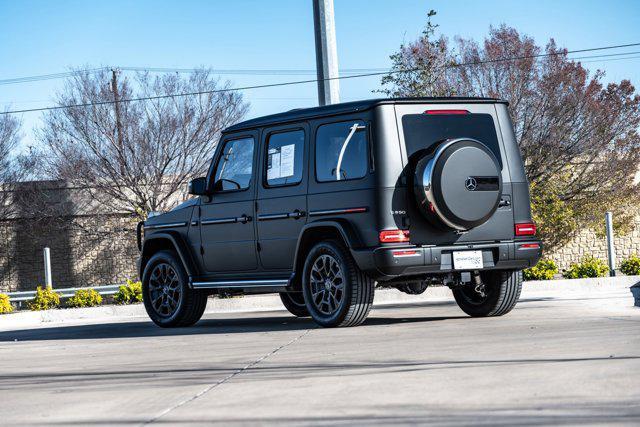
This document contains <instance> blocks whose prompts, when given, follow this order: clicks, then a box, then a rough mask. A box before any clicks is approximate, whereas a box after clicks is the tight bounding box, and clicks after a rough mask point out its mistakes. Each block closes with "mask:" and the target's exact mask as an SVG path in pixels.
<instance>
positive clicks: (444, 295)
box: [0, 276, 640, 330]
mask: <svg viewBox="0 0 640 427" xmlns="http://www.w3.org/2000/svg"><path fill="white" fill-rule="evenodd" d="M636 283H640V276H620V277H606V278H597V279H571V280H569V279H562V280H548V281H530V282H525V284H524V286H523V290H522V295H521V299H526V298H540V297H545V298H553V299H573V298H576V297H582V298H586V299H589V298H598V297H600V296H601V295H602V294H605V293H606V294H607V295H611V294H612V292H613V293H614V294H615V297H616V298H623V297H626V296H628V297H629V301H630V305H633V297H632V295H631V293H630V290H629V288H630V287H631V286H632V285H634V284H636ZM444 301H451V302H452V301H453V296H452V295H451V290H450V289H449V288H447V287H444V286H438V287H433V288H430V289H428V290H427V291H426V292H425V293H424V294H422V295H407V294H404V293H402V292H399V291H397V290H395V289H378V290H376V294H375V302H374V305H376V306H378V305H388V304H412V303H428V302H444ZM274 310H283V306H282V302H281V301H280V297H279V296H278V295H275V294H269V295H250V296H245V297H243V298H228V299H218V298H210V299H209V301H208V303H207V308H206V311H205V312H206V313H238V312H255V311H274ZM133 318H142V319H147V314H146V312H145V310H144V306H143V305H142V304H135V305H125V306H120V305H106V306H100V307H91V308H71V309H63V310H44V311H21V312H17V313H12V314H6V315H2V316H0V330H11V329H26V328H33V327H38V326H46V325H50V324H60V323H69V324H77V323H100V322H104V321H105V320H109V321H126V320H130V319H133Z"/></svg>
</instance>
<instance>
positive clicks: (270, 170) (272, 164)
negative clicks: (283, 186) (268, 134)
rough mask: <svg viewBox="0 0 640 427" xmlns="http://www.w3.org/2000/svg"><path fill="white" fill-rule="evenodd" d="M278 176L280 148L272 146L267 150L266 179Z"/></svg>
mask: <svg viewBox="0 0 640 427" xmlns="http://www.w3.org/2000/svg"><path fill="white" fill-rule="evenodd" d="M278 178H280V149H278V148H272V149H270V150H269V161H268V164H267V179H269V180H271V179H278Z"/></svg>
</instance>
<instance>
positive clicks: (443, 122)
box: [402, 114, 502, 168]
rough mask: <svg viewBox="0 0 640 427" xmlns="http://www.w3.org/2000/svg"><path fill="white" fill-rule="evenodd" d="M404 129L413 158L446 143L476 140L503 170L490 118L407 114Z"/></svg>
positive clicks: (409, 152)
mask: <svg viewBox="0 0 640 427" xmlns="http://www.w3.org/2000/svg"><path fill="white" fill-rule="evenodd" d="M402 127H403V128H404V141H405V145H406V148H407V155H408V156H409V158H410V157H411V156H412V155H413V154H415V153H416V152H417V151H420V150H424V149H428V148H431V147H432V146H434V145H435V144H437V143H438V142H441V141H443V140H445V139H451V138H472V139H476V140H478V141H480V142H482V143H483V144H484V145H486V146H487V147H488V148H489V149H490V150H491V151H492V152H493V154H495V156H496V158H497V159H498V162H499V163H500V167H501V168H502V156H501V155H500V146H499V145H498V136H497V135H496V127H495V124H494V122H493V117H491V115H490V114H433V115H430V114H407V115H405V116H403V117H402Z"/></svg>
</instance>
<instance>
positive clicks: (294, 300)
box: [280, 292, 310, 317]
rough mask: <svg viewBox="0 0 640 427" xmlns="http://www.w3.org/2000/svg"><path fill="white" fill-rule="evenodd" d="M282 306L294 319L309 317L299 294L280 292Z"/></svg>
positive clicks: (302, 297)
mask: <svg viewBox="0 0 640 427" xmlns="http://www.w3.org/2000/svg"><path fill="white" fill-rule="evenodd" d="M280 299H281V300H282V304H283V305H284V307H285V308H286V309H287V310H288V311H289V313H291V314H293V315H294V316H296V317H309V316H310V315H309V310H307V305H306V304H305V303H304V295H303V294H302V293H301V292H280Z"/></svg>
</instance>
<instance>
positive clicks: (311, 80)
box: [0, 43, 640, 115]
mask: <svg viewBox="0 0 640 427" xmlns="http://www.w3.org/2000/svg"><path fill="white" fill-rule="evenodd" d="M632 46H640V43H630V44H624V45H614V46H603V47H594V48H588V49H578V50H573V51H568V50H567V51H565V50H563V51H558V52H551V53H539V54H536V55H523V56H516V57H510V58H496V59H489V60H484V61H473V62H466V63H464V62H463V63H457V64H451V65H448V66H445V67H444V68H456V67H467V66H472V65H484V64H492V63H499V62H508V61H520V60H525V59H536V58H545V57H550V56H558V55H570V54H574V53H582V52H594V51H601V50H608V49H620V48H625V47H632ZM573 59H575V58H573ZM420 70H423V68H420V67H416V68H410V69H404V70H386V71H375V72H370V73H362V74H354V75H351V76H339V77H331V78H326V79H323V80H347V79H354V78H362V77H372V76H381V75H388V74H399V73H410V72H415V71H420ZM317 82H318V79H307V80H297V81H290V82H280V83H269V84H262V85H251V86H243V87H236V88H225V89H214V90H204V91H197V92H185V93H176V94H170V95H155V96H144V97H138V98H129V99H120V100H118V102H138V101H152V100H156V99H164V98H177V97H184V96H197V95H207V94H213V93H226V92H235V91H244V90H252V89H266V88H273V87H282V86H293V85H301V84H308V83H317ZM115 102H116V101H95V102H86V103H80V104H71V105H56V106H53V107H42V108H31V109H23V110H13V111H4V112H0V115H6V114H19V113H31V112H38V111H51V110H60V109H66V108H84V107H91V106H98V105H108V104H114V103H115Z"/></svg>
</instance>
